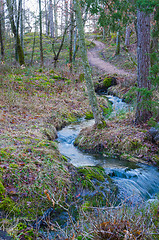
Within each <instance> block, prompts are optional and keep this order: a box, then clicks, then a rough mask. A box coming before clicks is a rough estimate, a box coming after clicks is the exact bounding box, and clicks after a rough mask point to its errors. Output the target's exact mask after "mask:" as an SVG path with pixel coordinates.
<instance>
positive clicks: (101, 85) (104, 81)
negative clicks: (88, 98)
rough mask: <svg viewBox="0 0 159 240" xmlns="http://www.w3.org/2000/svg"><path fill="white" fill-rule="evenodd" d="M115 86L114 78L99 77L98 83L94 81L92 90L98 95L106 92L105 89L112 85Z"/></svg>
mask: <svg viewBox="0 0 159 240" xmlns="http://www.w3.org/2000/svg"><path fill="white" fill-rule="evenodd" d="M116 84H117V80H116V78H115V77H108V76H107V77H105V76H104V77H101V78H100V79H99V80H98V81H95V83H94V88H95V91H96V92H97V93H98V94H102V93H103V92H106V91H107V89H108V88H109V87H111V86H113V85H116Z"/></svg>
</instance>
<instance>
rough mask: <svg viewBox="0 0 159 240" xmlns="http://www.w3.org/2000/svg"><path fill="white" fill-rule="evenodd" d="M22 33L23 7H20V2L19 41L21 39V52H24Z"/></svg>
mask: <svg viewBox="0 0 159 240" xmlns="http://www.w3.org/2000/svg"><path fill="white" fill-rule="evenodd" d="M23 33H24V28H23V9H22V4H21V9H20V41H21V45H22V49H23V52H24V39H23Z"/></svg>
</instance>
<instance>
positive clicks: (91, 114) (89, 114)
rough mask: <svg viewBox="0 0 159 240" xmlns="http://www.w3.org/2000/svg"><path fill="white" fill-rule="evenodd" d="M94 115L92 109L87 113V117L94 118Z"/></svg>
mask: <svg viewBox="0 0 159 240" xmlns="http://www.w3.org/2000/svg"><path fill="white" fill-rule="evenodd" d="M93 118H94V117H93V113H92V111H90V112H87V113H86V114H85V119H88V120H89V119H93Z"/></svg>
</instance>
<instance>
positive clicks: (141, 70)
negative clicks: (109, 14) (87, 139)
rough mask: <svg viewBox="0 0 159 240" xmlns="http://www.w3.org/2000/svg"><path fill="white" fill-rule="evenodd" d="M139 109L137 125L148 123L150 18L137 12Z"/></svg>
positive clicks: (137, 110)
mask: <svg viewBox="0 0 159 240" xmlns="http://www.w3.org/2000/svg"><path fill="white" fill-rule="evenodd" d="M137 36H138V37H137V39H138V43H137V60H138V76H137V85H138V91H137V109H136V119H135V123H136V124H141V123H144V122H146V121H147V120H148V119H149V118H150V117H151V96H150V94H149V92H150V91H149V90H150V89H151V84H150V80H149V68H150V16H149V14H148V13H146V12H143V11H140V10H138V11H137Z"/></svg>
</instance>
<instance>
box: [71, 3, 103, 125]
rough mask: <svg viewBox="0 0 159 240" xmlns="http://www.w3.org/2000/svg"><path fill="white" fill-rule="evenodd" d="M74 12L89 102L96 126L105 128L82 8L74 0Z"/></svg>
mask: <svg viewBox="0 0 159 240" xmlns="http://www.w3.org/2000/svg"><path fill="white" fill-rule="evenodd" d="M74 10H75V15H76V24H77V28H78V34H79V44H80V49H81V56H82V61H83V68H84V74H85V80H86V85H87V91H88V95H89V102H90V105H91V108H92V112H93V116H94V120H95V124H96V125H97V126H101V127H102V126H105V125H106V123H105V121H104V119H103V116H102V114H101V112H100V111H99V108H98V103H97V97H96V94H95V91H94V86H93V82H92V76H91V69H90V66H89V62H88V58H87V49H86V44H85V35H84V27H83V21H82V14H81V8H80V3H79V0H74Z"/></svg>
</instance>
